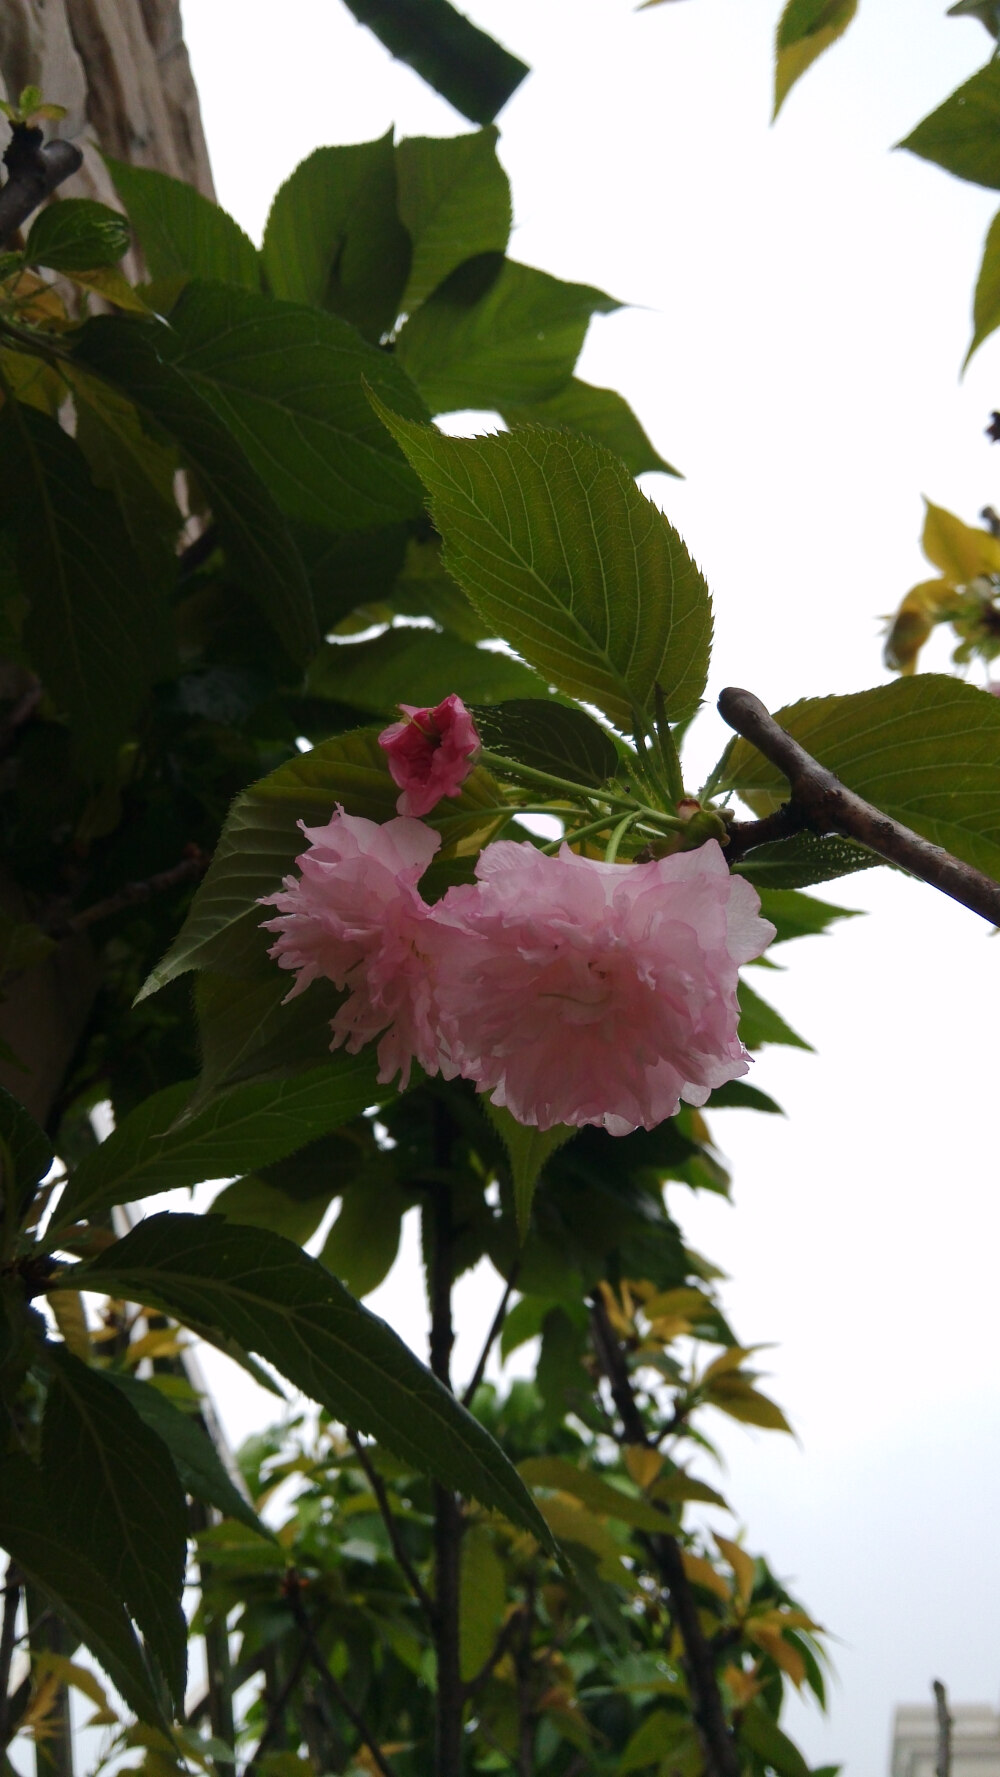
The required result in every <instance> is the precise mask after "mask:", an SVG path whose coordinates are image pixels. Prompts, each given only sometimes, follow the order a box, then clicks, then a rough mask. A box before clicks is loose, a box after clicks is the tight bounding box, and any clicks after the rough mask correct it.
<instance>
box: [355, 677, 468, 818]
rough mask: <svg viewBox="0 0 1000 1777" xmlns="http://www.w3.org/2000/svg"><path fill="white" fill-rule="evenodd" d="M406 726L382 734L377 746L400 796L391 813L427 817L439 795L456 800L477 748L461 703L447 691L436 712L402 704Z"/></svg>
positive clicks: (465, 711)
mask: <svg viewBox="0 0 1000 1777" xmlns="http://www.w3.org/2000/svg"><path fill="white" fill-rule="evenodd" d="M399 707H400V709H401V710H402V711H403V714H404V716H405V718H406V719H405V721H403V722H393V724H392V726H391V727H389V728H385V729H383V731H382V733H381V734H380V735H379V737H378V744H379V746H380V747H381V748H382V749H383V751H384V753H385V756H386V761H387V763H388V766H389V771H390V773H391V774H392V781H393V783H395V784H398V785H399V787H400V790H401V791H402V795H401V796H400V797H399V799H398V801H397V803H396V812H397V814H401V815H411V816H415V817H416V818H417V819H418V820H419V818H420V817H421V815H425V814H429V812H430V810H431V809H432V808H435V807H436V806H437V804H438V803H439V802H440V800H441V798H442V796H457V795H458V794H459V791H460V790H461V787H462V784H463V783H464V782H465V779H466V778H467V777H468V775H469V773H470V771H471V770H472V768H473V766H474V765H475V762H476V758H477V755H478V753H479V750H480V748H481V746H482V742H481V741H480V738H479V735H478V734H477V732H476V724H475V723H474V721H473V720H472V717H471V716H470V714H469V712H468V710H467V709H466V707H465V705H464V703H463V702H462V699H461V698H460V697H456V695H455V693H454V692H452V694H451V696H450V697H446V698H445V700H444V702H443V703H439V704H438V706H437V708H436V709H433V710H432V709H416V708H415V707H414V706H413V704H409V703H401V704H400V706H399Z"/></svg>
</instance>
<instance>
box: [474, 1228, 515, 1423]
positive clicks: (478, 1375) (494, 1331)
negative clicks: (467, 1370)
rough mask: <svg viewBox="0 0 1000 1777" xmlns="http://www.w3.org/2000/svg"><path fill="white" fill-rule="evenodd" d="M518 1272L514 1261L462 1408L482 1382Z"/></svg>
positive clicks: (504, 1317)
mask: <svg viewBox="0 0 1000 1777" xmlns="http://www.w3.org/2000/svg"><path fill="white" fill-rule="evenodd" d="M519 1270H520V1266H519V1264H518V1263H517V1262H516V1261H515V1263H514V1267H513V1269H512V1271H511V1274H510V1276H509V1277H508V1279H507V1283H506V1287H505V1289H504V1292H503V1295H502V1296H501V1297H500V1305H499V1307H498V1308H497V1311H496V1313H495V1315H494V1316H493V1319H492V1321H491V1322H490V1330H489V1332H488V1333H487V1335H486V1339H485V1341H484V1343H483V1349H482V1351H481V1352H480V1353H479V1362H478V1363H477V1365H476V1367H475V1369H474V1370H473V1372H472V1380H471V1382H470V1383H469V1385H468V1387H467V1389H466V1390H465V1393H464V1394H463V1396H462V1405H463V1407H467V1406H469V1404H470V1402H471V1401H472V1398H473V1396H474V1394H475V1392H476V1389H477V1388H478V1387H479V1384H480V1383H481V1382H482V1379H483V1377H484V1375H485V1373H486V1363H487V1359H488V1358H489V1355H490V1352H491V1351H492V1350H493V1346H494V1343H495V1341H496V1338H497V1335H498V1334H499V1332H500V1329H501V1327H502V1326H503V1323H504V1321H505V1319H506V1317H507V1308H508V1304H509V1303H510V1298H511V1296H512V1295H513V1293H514V1290H515V1289H516V1288H517V1276H518V1271H519Z"/></svg>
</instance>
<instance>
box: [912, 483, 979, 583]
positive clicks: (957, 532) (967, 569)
mask: <svg viewBox="0 0 1000 1777" xmlns="http://www.w3.org/2000/svg"><path fill="white" fill-rule="evenodd" d="M924 504H925V506H926V508H927V512H926V516H925V518H924V532H923V536H922V537H921V539H920V546H921V548H922V549H923V552H924V554H925V555H926V557H927V559H928V561H931V562H933V563H934V566H935V567H936V568H939V569H940V570H941V573H942V574H944V575H945V577H946V578H947V579H948V580H949V581H952V582H955V583H957V584H958V585H959V586H964V585H965V584H967V582H968V581H970V580H975V579H976V577H977V575H979V574H1000V538H998V537H995V536H994V535H993V533H992V531H987V530H984V529H983V528H982V527H981V526H979V525H971V524H963V522H962V520H961V519H960V518H956V517H955V514H954V513H953V512H949V511H948V510H947V509H946V508H945V507H944V506H935V505H934V504H933V502H932V501H931V500H926V501H925V502H924ZM914 590H915V591H916V588H914ZM940 590H941V591H942V592H947V591H948V588H942V589H940ZM910 596H911V597H912V594H911V595H910Z"/></svg>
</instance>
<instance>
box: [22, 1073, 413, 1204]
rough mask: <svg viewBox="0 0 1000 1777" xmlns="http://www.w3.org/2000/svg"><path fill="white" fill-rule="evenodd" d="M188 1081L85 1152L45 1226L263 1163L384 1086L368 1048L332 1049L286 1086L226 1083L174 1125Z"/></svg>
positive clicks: (350, 1112)
mask: <svg viewBox="0 0 1000 1777" xmlns="http://www.w3.org/2000/svg"><path fill="white" fill-rule="evenodd" d="M195 1084H197V1082H194V1081H191V1080H182V1081H180V1083H179V1084H178V1085H176V1086H166V1087H164V1089H163V1090H162V1091H161V1092H155V1093H153V1094H152V1096H151V1097H149V1098H147V1099H144V1100H143V1102H142V1104H140V1105H139V1106H138V1107H137V1109H136V1110H134V1111H132V1112H131V1114H130V1115H129V1116H128V1117H126V1118H125V1119H124V1121H123V1122H122V1123H120V1124H119V1125H118V1128H117V1129H115V1130H113V1131H112V1133H111V1134H110V1135H109V1136H108V1139H107V1141H105V1142H102V1143H101V1145H100V1147H99V1148H95V1149H93V1150H92V1151H91V1152H90V1153H89V1154H87V1155H86V1157H85V1158H84V1159H83V1160H82V1161H81V1163H80V1165H79V1166H78V1167H77V1169H76V1171H75V1172H74V1174H73V1176H72V1178H71V1179H70V1182H69V1184H68V1185H67V1187H66V1190H65V1191H64V1193H63V1195H62V1197H61V1199H60V1201H59V1204H58V1207H57V1210H56V1215H55V1218H54V1223H53V1228H54V1229H55V1228H65V1227H66V1226H67V1225H68V1224H69V1223H71V1222H74V1221H79V1220H80V1219H81V1218H83V1217H85V1216H93V1215H95V1214H96V1213H97V1211H98V1210H102V1209H108V1208H110V1207H111V1206H112V1205H113V1204H116V1203H134V1202H137V1201H138V1200H139V1199H140V1198H142V1197H152V1196H155V1195H156V1194H157V1193H158V1192H160V1191H172V1190H175V1189H176V1188H177V1187H178V1186H182V1185H183V1186H187V1185H196V1184H200V1183H201V1182H202V1180H204V1179H215V1178H232V1176H233V1175H234V1173H242V1172H250V1171H252V1170H253V1169H254V1168H255V1167H258V1166H267V1165H268V1164H269V1163H270V1162H271V1161H273V1160H280V1159H282V1158H283V1156H284V1155H285V1154H291V1153H294V1151H295V1149H296V1148H300V1147H304V1146H305V1144H306V1142H309V1141H313V1140H315V1138H316V1136H318V1135H324V1134H325V1133H326V1132H327V1130H330V1129H336V1128H337V1127H338V1126H339V1125H340V1124H341V1123H346V1122H348V1121H349V1119H350V1118H351V1117H356V1116H357V1115H358V1113H359V1112H360V1111H363V1110H364V1109H366V1107H367V1106H368V1105H370V1104H373V1103H377V1102H378V1099H379V1096H380V1092H382V1091H383V1090H384V1089H381V1088H379V1087H378V1086H377V1085H376V1084H375V1065H374V1058H373V1054H372V1053H371V1052H366V1053H364V1054H362V1055H345V1054H343V1053H338V1054H337V1055H336V1056H331V1057H330V1058H329V1060H328V1061H326V1062H325V1063H324V1065H323V1066H322V1067H317V1068H313V1069H311V1070H310V1072H308V1073H304V1074H299V1075H297V1076H296V1077H295V1078H294V1079H291V1080H277V1081H270V1082H265V1083H258V1084H252V1085H243V1086H236V1087H234V1088H233V1090H232V1091H231V1092H227V1093H225V1094H224V1095H222V1096H220V1097H219V1098H216V1099H214V1100H213V1101H212V1102H211V1103H210V1104H209V1105H207V1106H206V1108H205V1109H204V1110H203V1111H200V1112H199V1114H198V1115H197V1116H194V1117H191V1118H189V1119H188V1120H187V1121H182V1120H181V1119H182V1118H183V1113H184V1111H185V1109H186V1108H187V1106H188V1104H189V1102H190V1099H191V1093H192V1087H193V1086H194V1085H195Z"/></svg>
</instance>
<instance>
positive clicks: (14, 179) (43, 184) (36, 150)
mask: <svg viewBox="0 0 1000 1777" xmlns="http://www.w3.org/2000/svg"><path fill="white" fill-rule="evenodd" d="M3 161H4V166H5V167H6V168H7V173H8V178H7V183H6V185H5V186H4V187H3V190H2V191H0V247H4V246H6V244H7V242H8V241H9V240H10V237H11V235H13V234H15V233H16V232H17V230H18V229H19V228H20V226H21V223H22V222H26V221H27V219H28V217H29V216H30V215H31V213H32V211H33V210H37V208H38V206H39V204H40V203H43V202H44V200H45V199H46V198H47V197H49V196H50V194H51V193H52V192H53V191H55V189H56V186H57V185H61V184H62V182H63V180H64V179H69V178H70V177H71V175H72V174H73V173H76V172H79V170H80V168H81V167H82V165H83V155H82V154H81V153H80V150H79V148H76V147H75V146H74V144H73V143H72V142H61V141H56V142H46V141H44V139H43V136H42V132H41V130H40V129H36V128H34V127H33V126H32V125H29V124H23V123H16V124H15V125H14V133H13V135H12V136H11V139H10V142H9V143H8V145H7V149H6V152H5V154H4V157H3Z"/></svg>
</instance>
